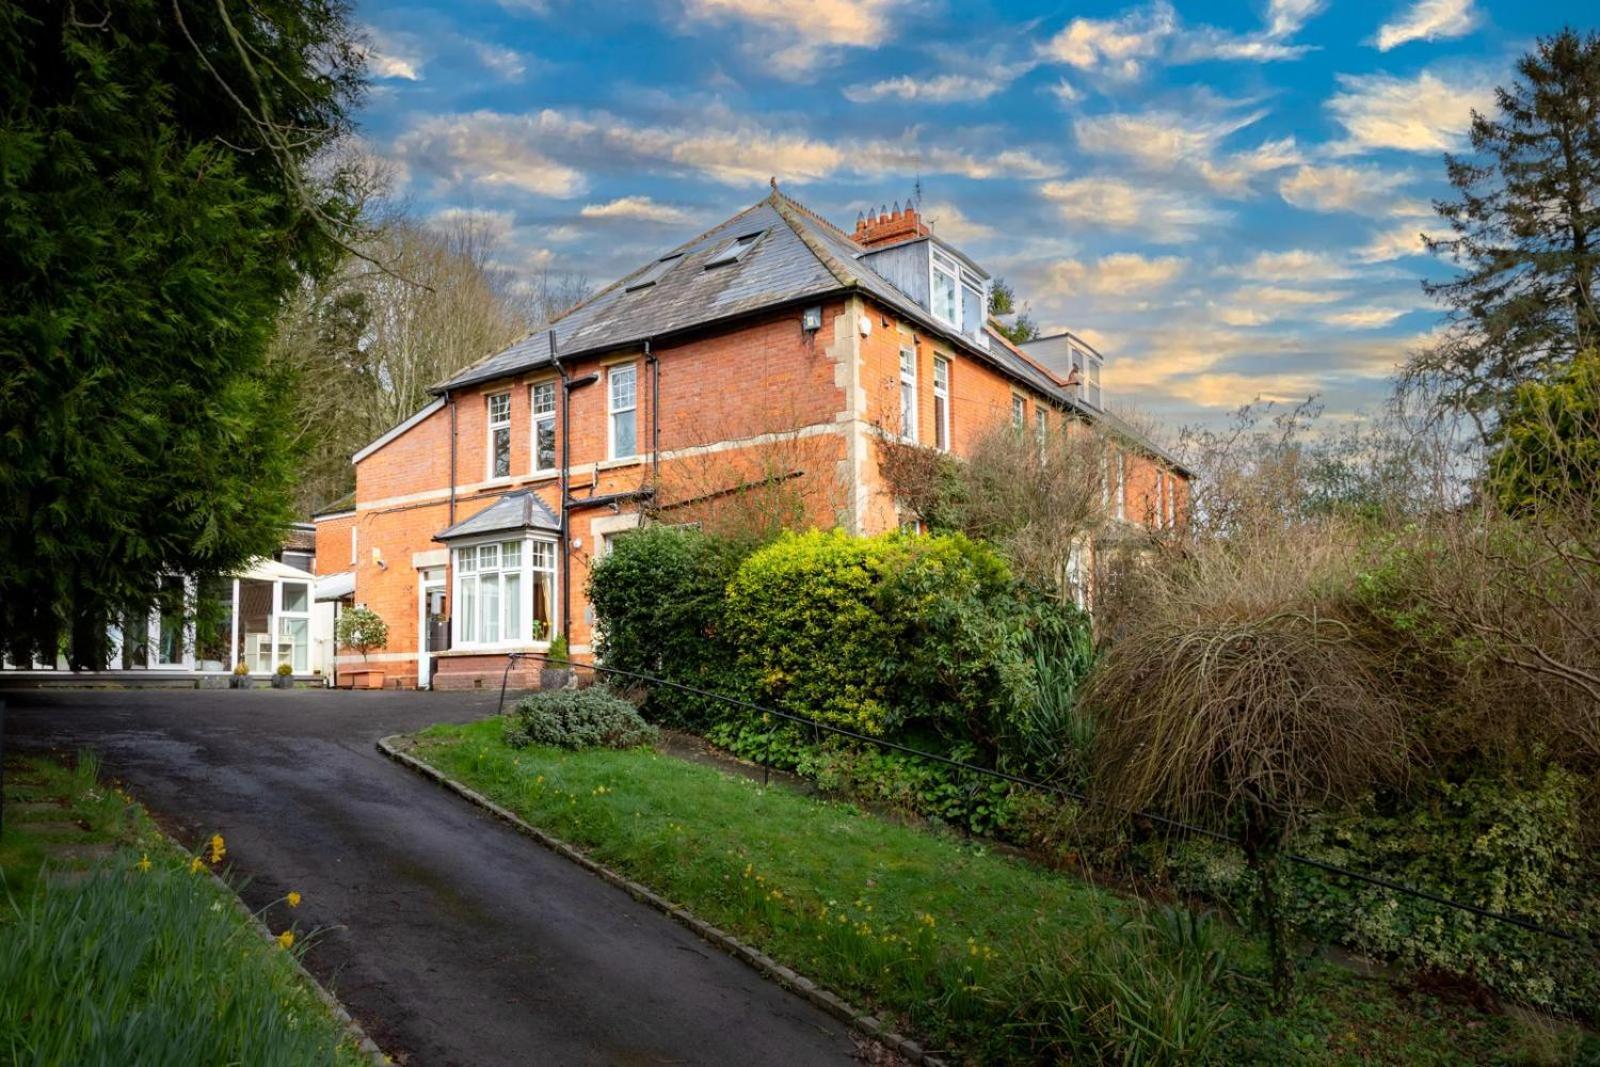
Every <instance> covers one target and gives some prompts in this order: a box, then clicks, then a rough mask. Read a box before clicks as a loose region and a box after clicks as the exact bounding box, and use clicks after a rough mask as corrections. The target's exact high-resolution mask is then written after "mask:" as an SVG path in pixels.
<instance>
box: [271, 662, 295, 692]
mask: <svg viewBox="0 0 1600 1067" xmlns="http://www.w3.org/2000/svg"><path fill="white" fill-rule="evenodd" d="M272 688H274V689H293V688H294V668H293V667H291V666H289V664H287V663H280V664H278V669H277V670H276V671H274V672H273V675H272Z"/></svg>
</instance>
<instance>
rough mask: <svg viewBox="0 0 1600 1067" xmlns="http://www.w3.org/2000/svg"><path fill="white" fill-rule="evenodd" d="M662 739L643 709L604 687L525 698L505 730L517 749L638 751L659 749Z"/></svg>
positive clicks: (519, 702) (511, 712) (513, 711)
mask: <svg viewBox="0 0 1600 1067" xmlns="http://www.w3.org/2000/svg"><path fill="white" fill-rule="evenodd" d="M658 736H659V731H657V730H656V728H655V727H654V726H651V725H650V724H649V723H647V722H645V721H644V719H642V718H640V716H639V712H638V709H636V708H635V707H634V706H633V705H632V704H630V703H628V702H627V701H626V700H623V699H622V698H621V697H619V696H616V695H615V694H613V693H612V692H611V691H610V690H608V689H606V688H605V687H604V686H598V685H596V686H590V687H589V688H587V689H554V690H551V691H549V692H545V693H535V694H533V695H532V696H527V697H523V698H522V699H521V700H519V701H518V702H517V704H516V706H515V707H513V708H512V709H511V711H510V713H509V721H508V722H507V723H506V727H505V739H506V744H508V745H510V746H511V747H512V748H524V747H526V746H528V745H555V746H557V747H560V748H635V747H637V746H639V745H649V744H653V743H654V742H655V740H656V738H657V737H658Z"/></svg>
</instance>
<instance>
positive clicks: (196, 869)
mask: <svg viewBox="0 0 1600 1067" xmlns="http://www.w3.org/2000/svg"><path fill="white" fill-rule="evenodd" d="M204 866H205V864H204V863H202V862H201V860H200V857H199V856H193V857H191V858H190V860H189V873H190V874H199V873H200V869H201V868H202V867H204Z"/></svg>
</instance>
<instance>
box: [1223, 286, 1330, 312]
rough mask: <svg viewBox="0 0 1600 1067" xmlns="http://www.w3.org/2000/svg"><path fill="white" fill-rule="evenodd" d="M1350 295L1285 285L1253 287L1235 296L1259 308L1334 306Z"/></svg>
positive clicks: (1247, 287)
mask: <svg viewBox="0 0 1600 1067" xmlns="http://www.w3.org/2000/svg"><path fill="white" fill-rule="evenodd" d="M1349 295H1350V294H1349V293H1346V292H1341V291H1339V290H1333V289H1292V288H1290V287H1288V286H1285V285H1251V286H1246V287H1245V288H1243V289H1240V290H1239V291H1238V292H1237V293H1235V294H1234V296H1235V297H1237V298H1238V299H1239V301H1240V302H1241V303H1243V304H1245V305H1247V306H1251V307H1258V308H1262V307H1305V306H1307V305H1309V304H1332V303H1335V302H1336V301H1339V300H1343V299H1345V298H1346V297H1348V296H1349Z"/></svg>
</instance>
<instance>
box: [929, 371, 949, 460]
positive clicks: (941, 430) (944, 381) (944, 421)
mask: <svg viewBox="0 0 1600 1067" xmlns="http://www.w3.org/2000/svg"><path fill="white" fill-rule="evenodd" d="M941 372H943V373H941ZM933 447H935V448H937V449H938V450H939V451H940V452H948V451H950V361H949V360H948V359H945V358H944V357H943V356H934V357H933Z"/></svg>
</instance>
